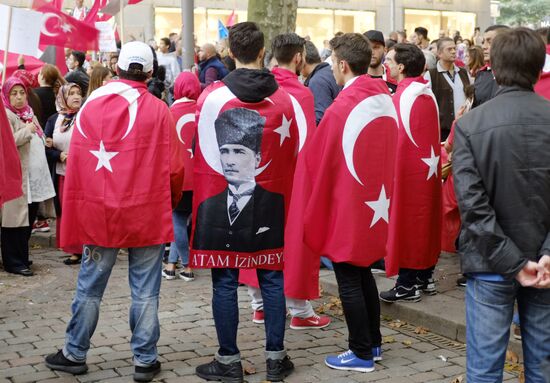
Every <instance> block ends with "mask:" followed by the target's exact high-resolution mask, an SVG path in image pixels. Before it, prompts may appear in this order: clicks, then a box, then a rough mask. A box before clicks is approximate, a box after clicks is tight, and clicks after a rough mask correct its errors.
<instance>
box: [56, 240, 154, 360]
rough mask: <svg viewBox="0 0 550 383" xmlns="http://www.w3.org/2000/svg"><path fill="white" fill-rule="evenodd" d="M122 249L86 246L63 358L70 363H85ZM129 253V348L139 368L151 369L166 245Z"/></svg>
mask: <svg viewBox="0 0 550 383" xmlns="http://www.w3.org/2000/svg"><path fill="white" fill-rule="evenodd" d="M118 250H119V249H115V248H106V247H100V246H95V245H85V246H84V251H83V254H82V265H81V267H80V272H79V273H78V281H77V287H76V294H75V297H74V300H73V303H72V306H71V310H72V318H71V321H70V322H69V325H68V326H67V332H66V335H65V347H64V348H63V354H64V355H65V357H66V358H68V359H69V360H72V361H75V362H78V361H85V360H86V354H87V353H88V350H89V348H90V338H91V337H92V335H93V334H94V331H95V328H96V326H97V321H98V318H99V305H100V303H101V299H102V297H103V293H104V291H105V287H106V286H107V282H108V281H109V276H110V275H111V270H112V269H113V266H114V264H115V262H116V258H117V254H118ZM128 250H129V256H128V263H129V270H128V279H129V284H130V290H131V295H132V304H131V306H130V329H131V330H132V339H131V340H130V345H131V348H132V352H133V354H134V364H135V365H136V366H141V367H148V366H150V365H152V364H153V363H155V361H156V360H157V341H158V339H159V336H160V326H159V319H158V306H159V290H160V280H161V271H162V254H163V252H164V244H160V245H154V246H149V247H139V248H131V249H128Z"/></svg>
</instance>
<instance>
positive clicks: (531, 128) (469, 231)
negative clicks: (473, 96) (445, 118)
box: [453, 87, 550, 279]
mask: <svg viewBox="0 0 550 383" xmlns="http://www.w3.org/2000/svg"><path fill="white" fill-rule="evenodd" d="M455 129H456V131H455V140H454V145H453V176H454V181H455V192H456V198H457V201H458V206H459V209H460V215H461V218H462V228H461V232H460V237H459V247H458V252H459V254H460V255H461V263H462V271H463V272H464V273H470V272H489V273H497V274H501V275H503V276H504V277H505V278H507V279H512V278H514V277H515V276H516V274H517V273H518V272H519V271H520V270H521V269H522V268H523V266H524V265H525V263H526V262H527V261H528V260H533V261H537V260H538V259H539V258H540V256H542V254H543V253H544V254H550V102H548V101H547V100H546V99H544V98H542V97H540V96H538V95H537V94H535V93H534V92H533V91H532V90H527V89H522V88H519V87H502V88H500V89H499V91H498V92H497V94H496V96H495V98H493V99H492V100H490V101H487V102H486V103H484V104H483V105H481V106H479V107H478V108H475V109H473V110H472V111H471V112H469V113H467V114H466V115H464V117H462V118H461V119H459V120H458V121H457V124H456V128H455Z"/></svg>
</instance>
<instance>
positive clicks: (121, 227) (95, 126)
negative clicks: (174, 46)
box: [61, 80, 184, 248]
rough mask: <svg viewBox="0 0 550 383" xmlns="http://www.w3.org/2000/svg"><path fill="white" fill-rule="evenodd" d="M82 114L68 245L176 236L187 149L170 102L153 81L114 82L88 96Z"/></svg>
mask: <svg viewBox="0 0 550 383" xmlns="http://www.w3.org/2000/svg"><path fill="white" fill-rule="evenodd" d="M75 118H76V122H75V127H74V128H73V129H76V130H75V132H74V133H73V136H72V139H71V146H70V149H69V157H68V160H67V171H66V176H65V186H64V190H63V193H64V195H63V220H62V224H61V246H62V247H66V246H70V245H77V244H94V245H99V246H104V247H114V248H126V247H144V246H151V245H156V244H160V243H166V242H171V241H173V240H174V233H173V228H172V208H173V207H175V206H176V204H177V203H178V202H179V199H180V198H181V190H182V183H183V156H184V154H183V152H182V145H181V143H180V141H179V139H178V137H177V132H176V129H175V124H174V120H173V118H172V115H171V113H170V111H169V109H168V107H167V106H166V104H165V103H164V102H162V101H161V100H159V99H157V98H156V97H155V96H153V95H152V94H150V93H149V92H147V85H146V84H145V83H141V82H135V81H127V80H119V81H111V82H109V83H108V84H107V85H105V86H103V87H101V88H99V89H98V90H96V91H95V92H93V93H92V94H91V95H90V96H89V97H88V99H87V100H86V102H85V103H84V105H83V106H82V108H81V109H80V111H79V113H78V114H77V116H76V117H75Z"/></svg>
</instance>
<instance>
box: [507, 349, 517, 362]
mask: <svg viewBox="0 0 550 383" xmlns="http://www.w3.org/2000/svg"><path fill="white" fill-rule="evenodd" d="M506 361H507V362H510V363H518V362H519V356H518V354H516V353H515V352H513V351H512V350H507V351H506Z"/></svg>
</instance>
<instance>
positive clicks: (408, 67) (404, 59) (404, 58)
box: [393, 40, 452, 77]
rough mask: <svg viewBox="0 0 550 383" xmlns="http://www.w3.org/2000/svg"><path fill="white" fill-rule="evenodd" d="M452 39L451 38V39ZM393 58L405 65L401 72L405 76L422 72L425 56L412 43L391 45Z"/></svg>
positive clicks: (414, 75)
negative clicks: (393, 53) (393, 52)
mask: <svg viewBox="0 0 550 383" xmlns="http://www.w3.org/2000/svg"><path fill="white" fill-rule="evenodd" d="M451 41H452V40H451ZM393 50H394V51H395V56H394V60H395V62H396V63H397V64H403V66H404V67H405V69H404V71H403V74H404V75H405V76H406V77H418V76H420V75H421V74H422V72H424V67H425V66H426V57H425V56H424V52H422V50H421V49H420V48H419V47H417V46H416V45H414V44H406V43H400V44H395V45H394V46H393Z"/></svg>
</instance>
